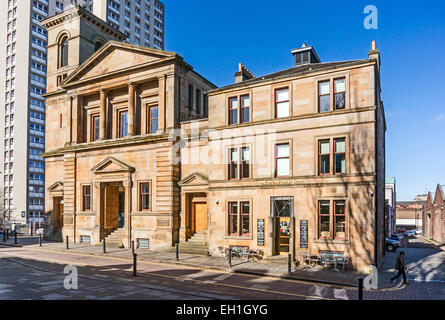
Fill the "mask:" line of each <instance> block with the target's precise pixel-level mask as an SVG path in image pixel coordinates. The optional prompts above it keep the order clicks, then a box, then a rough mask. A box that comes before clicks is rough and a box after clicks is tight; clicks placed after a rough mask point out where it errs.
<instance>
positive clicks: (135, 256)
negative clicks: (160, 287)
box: [133, 253, 138, 277]
mask: <svg viewBox="0 0 445 320" xmlns="http://www.w3.org/2000/svg"><path fill="white" fill-rule="evenodd" d="M137 256H138V255H137V254H136V253H134V254H133V277H136V263H137Z"/></svg>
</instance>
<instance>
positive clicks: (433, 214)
mask: <svg viewBox="0 0 445 320" xmlns="http://www.w3.org/2000/svg"><path fill="white" fill-rule="evenodd" d="M444 188H445V185H440V184H438V185H437V189H436V192H435V193H431V192H429V193H428V198H427V201H426V205H425V215H424V220H425V228H424V235H425V237H427V238H428V239H433V240H435V241H438V242H441V243H443V242H445V193H444Z"/></svg>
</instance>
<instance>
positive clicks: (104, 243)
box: [103, 238, 107, 253]
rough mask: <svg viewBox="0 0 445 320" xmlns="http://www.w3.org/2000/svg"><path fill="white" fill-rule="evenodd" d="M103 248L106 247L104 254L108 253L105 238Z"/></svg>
mask: <svg viewBox="0 0 445 320" xmlns="http://www.w3.org/2000/svg"><path fill="white" fill-rule="evenodd" d="M103 246H104V253H107V247H106V243H105V238H104V243H103Z"/></svg>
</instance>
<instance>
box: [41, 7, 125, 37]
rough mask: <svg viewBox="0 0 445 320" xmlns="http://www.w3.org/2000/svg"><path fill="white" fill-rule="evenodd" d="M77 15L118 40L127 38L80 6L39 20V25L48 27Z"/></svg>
mask: <svg viewBox="0 0 445 320" xmlns="http://www.w3.org/2000/svg"><path fill="white" fill-rule="evenodd" d="M77 17H82V18H83V19H85V20H86V21H88V22H90V23H91V24H93V25H95V26H96V27H99V29H100V30H102V31H103V32H105V33H108V34H110V35H112V36H113V37H115V38H116V39H119V40H120V41H124V40H125V39H126V38H127V36H126V35H125V34H124V33H122V32H120V31H119V30H117V29H115V28H113V27H112V26H111V25H109V24H108V23H106V22H105V21H103V20H102V19H100V18H98V17H96V16H95V15H94V14H92V13H91V12H89V11H88V10H86V9H84V8H82V7H81V6H77V7H74V8H72V9H70V10H67V11H64V12H62V13H60V14H57V15H55V16H52V17H50V18H48V19H45V20H43V21H42V22H41V25H42V26H44V27H45V28H47V29H48V28H51V27H54V26H56V25H59V24H61V23H65V22H67V21H69V20H72V19H74V18H77Z"/></svg>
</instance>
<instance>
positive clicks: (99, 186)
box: [93, 182, 104, 242]
mask: <svg viewBox="0 0 445 320" xmlns="http://www.w3.org/2000/svg"><path fill="white" fill-rule="evenodd" d="M94 189H95V190H96V192H95V193H93V199H94V197H95V199H96V204H95V207H96V208H93V210H95V212H96V227H95V229H96V232H97V233H98V238H97V241H98V242H100V241H101V240H102V239H101V238H102V231H103V218H102V211H103V210H104V208H103V200H102V199H103V196H104V193H103V190H104V184H103V183H100V182H95V183H94Z"/></svg>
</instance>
